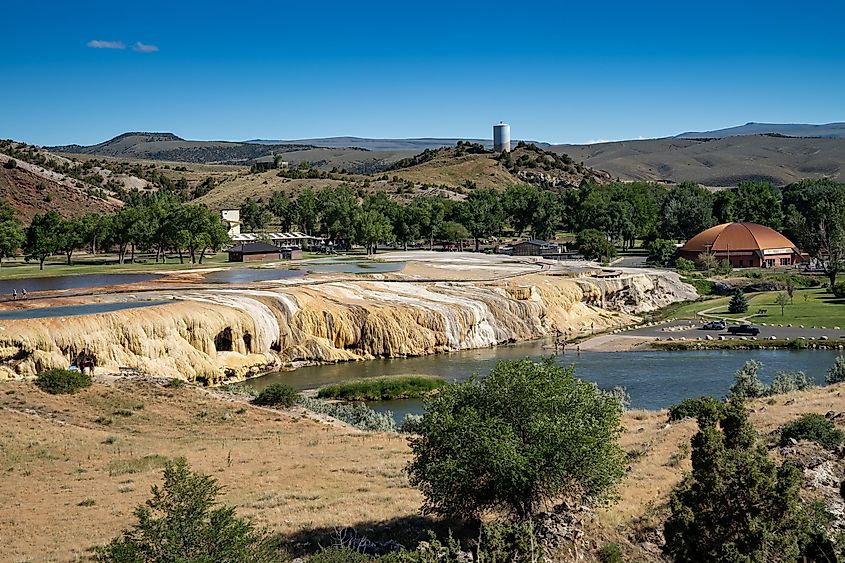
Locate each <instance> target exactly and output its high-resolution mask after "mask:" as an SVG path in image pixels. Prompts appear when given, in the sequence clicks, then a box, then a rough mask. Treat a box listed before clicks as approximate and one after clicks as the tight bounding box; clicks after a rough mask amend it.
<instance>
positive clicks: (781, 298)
mask: <svg viewBox="0 0 845 563" xmlns="http://www.w3.org/2000/svg"><path fill="white" fill-rule="evenodd" d="M778 305H780V316H781V317H782V316H784V314H785V310H786V306H787V305H789V294H787V293H786V292H785V291H781V292H780V293H778Z"/></svg>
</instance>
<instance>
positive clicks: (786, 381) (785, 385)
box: [769, 371, 815, 395]
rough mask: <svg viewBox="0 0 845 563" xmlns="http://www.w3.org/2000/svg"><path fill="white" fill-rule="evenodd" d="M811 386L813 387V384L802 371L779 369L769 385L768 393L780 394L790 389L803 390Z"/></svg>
mask: <svg viewBox="0 0 845 563" xmlns="http://www.w3.org/2000/svg"><path fill="white" fill-rule="evenodd" d="M812 387H815V384H814V383H813V382H812V381H811V380H810V378H809V377H807V374H806V373H804V372H803V371H796V372H786V371H781V372H778V374H777V375H776V376H775V379H774V381H772V384H771V385H770V386H769V395H780V394H782V393H789V392H791V391H803V390H804V389H811V388H812Z"/></svg>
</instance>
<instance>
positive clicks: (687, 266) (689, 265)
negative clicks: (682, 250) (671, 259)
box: [675, 258, 695, 273]
mask: <svg viewBox="0 0 845 563" xmlns="http://www.w3.org/2000/svg"><path fill="white" fill-rule="evenodd" d="M675 269H676V270H678V271H679V272H685V273H689V272H692V271H693V270H695V262H693V261H692V260H687V259H686V258H678V259H677V260H675Z"/></svg>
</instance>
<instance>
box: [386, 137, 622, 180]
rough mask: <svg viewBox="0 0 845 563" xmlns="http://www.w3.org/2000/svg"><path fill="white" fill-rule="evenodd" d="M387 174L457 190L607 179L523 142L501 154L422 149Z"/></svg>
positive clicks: (469, 146)
mask: <svg viewBox="0 0 845 563" xmlns="http://www.w3.org/2000/svg"><path fill="white" fill-rule="evenodd" d="M387 173H388V175H390V176H396V177H398V178H400V179H403V180H408V181H411V182H414V183H419V184H432V185H445V186H450V187H460V188H472V187H480V188H496V189H504V188H505V187H507V186H509V185H511V184H516V183H520V182H525V183H529V184H534V185H536V186H542V187H555V188H566V187H577V186H578V185H580V184H581V182H583V181H592V182H598V183H603V182H606V181H610V180H611V176H610V174H607V173H606V172H603V171H600V170H594V169H592V168H589V167H587V166H585V165H584V164H583V163H576V162H575V161H574V160H573V159H572V158H570V157H569V156H568V155H566V154H561V153H555V152H549V151H546V150H544V149H542V148H539V147H537V146H536V145H533V144H526V143H519V144H518V145H517V146H516V148H514V150H513V151H511V152H510V153H505V154H503V155H502V154H499V153H494V152H492V151H488V150H486V149H485V148H484V147H483V146H482V145H478V144H474V143H460V144H459V145H458V146H456V147H450V148H441V149H434V150H426V151H424V152H422V153H420V154H418V155H415V156H413V157H411V158H406V159H403V160H400V161H399V162H397V163H396V164H394V165H393V166H391V167H390V169H389V171H388V172H387Z"/></svg>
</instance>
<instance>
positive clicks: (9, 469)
mask: <svg viewBox="0 0 845 563" xmlns="http://www.w3.org/2000/svg"><path fill="white" fill-rule="evenodd" d="M842 389H843V387H841V386H836V387H831V388H822V389H817V390H814V391H809V392H801V393H795V394H791V395H784V396H779V397H776V398H775V404H772V405H769V404H767V403H766V402H764V401H761V402H759V403H755V404H753V405H752V407H753V409H754V412H753V414H752V420H753V421H754V423H755V424H756V425H757V427H758V429H759V430H760V432H761V433H765V432H769V431H771V430H774V429H776V428H777V427H778V426H779V425H781V424H783V423H784V422H786V421H788V420H791V419H793V418H795V417H797V416H798V415H799V414H801V413H804V412H819V413H825V412H827V411H829V410H836V411H842V410H845V398H843V397H842V393H841V391H842ZM10 391H11V393H9V392H10ZM141 403H143V405H144V408H143V409H139V410H135V411H134V415H133V416H131V417H122V416H115V417H112V416H111V413H112V412H114V411H115V410H119V409H126V408H132V406H134V405H138V404H141ZM200 412H205V413H207V414H206V416H204V417H202V418H200V417H198V416H197V414H198V413H200ZM0 417H1V418H0V471H2V472H3V479H2V480H0V498H3V499H4V502H3V503H0V529H2V530H3V532H4V533H3V542H4V546H3V550H2V555H0V560H4V561H6V560H8V561H20V560H38V561H50V560H68V559H74V558H80V557H84V556H85V554H86V551H87V550H88V549H89V548H90V547H91V546H92V545H95V544H100V543H103V542H105V541H107V540H109V539H110V538H111V537H112V536H114V535H115V534H116V533H117V532H118V531H119V530H121V529H122V528H124V527H125V526H126V525H128V524H129V523H130V522H132V520H133V519H132V514H131V513H132V509H133V508H134V507H135V505H137V504H138V503H140V502H142V501H143V500H144V499H146V498H148V496H149V489H150V486H151V485H152V484H154V483H158V482H160V479H161V473H160V471H159V469H158V468H159V467H160V466H161V464H162V463H163V461H164V459H165V458H174V457H178V456H184V457H185V458H187V460H188V462H189V463H190V464H191V465H192V466H193V467H194V468H196V469H198V470H200V471H203V472H205V473H208V474H210V475H213V476H214V477H215V478H217V479H219V481H220V482H221V484H222V485H224V487H225V493H224V498H223V500H224V502H227V503H230V504H233V505H235V506H236V507H237V509H238V512H239V513H240V514H242V515H244V516H247V517H249V518H252V519H253V520H254V521H255V522H257V523H258V524H259V525H262V526H267V527H268V528H270V529H272V530H275V531H277V532H281V533H285V534H294V533H297V532H300V531H302V530H310V529H318V528H323V529H326V528H328V529H332V528H334V527H335V526H355V525H359V524H362V523H373V522H379V521H385V520H391V519H409V520H406V521H409V522H410V521H412V520H410V519H411V518H413V517H414V516H415V515H416V514H417V513H418V510H419V506H420V502H421V497H420V495H419V493H417V492H416V491H415V490H414V489H411V488H410V487H409V486H408V482H407V478H406V477H405V475H404V474H403V467H404V465H405V463H406V461H407V459H408V448H407V445H406V441H405V438H404V437H402V436H398V435H382V434H364V433H360V432H356V431H351V430H349V429H345V428H342V427H337V426H328V425H325V424H321V423H319V422H316V421H314V420H312V419H310V418H308V417H305V416H304V415H302V414H301V413H293V412H291V413H286V412H276V411H272V410H269V409H262V408H257V407H253V406H249V405H247V404H245V403H243V402H240V401H236V400H232V399H230V398H227V397H225V396H223V395H221V394H211V393H207V392H205V391H203V390H200V389H196V388H193V387H183V388H178V389H173V388H166V387H160V386H157V385H154V384H152V383H145V382H130V381H122V380H121V381H118V382H117V383H115V384H114V385H106V384H104V383H101V382H98V383H95V384H94V386H93V387H91V388H89V389H86V390H83V391H81V392H79V393H78V394H76V395H72V396H61V397H59V396H53V395H48V394H46V393H43V392H41V391H39V390H38V389H37V388H36V387H35V386H34V385H32V384H31V383H23V382H4V383H3V384H2V385H0ZM101 417H104V418H112V423H111V424H110V425H108V426H104V425H103V424H100V423H97V422H95V420H97V419H98V418H101ZM624 424H625V428H626V432H625V434H624V435H623V436H622V440H621V442H622V447H623V448H624V449H625V451H627V452H629V454H630V455H629V464H630V471H629V473H628V475H627V477H626V478H625V480H624V482H623V483H622V486H621V487H620V490H619V494H620V499H619V502H618V503H617V504H615V505H614V506H612V507H609V508H607V509H603V510H601V511H599V512H598V513H597V514H596V518H595V521H594V522H593V524H592V525H591V529H590V530H589V531H588V532H589V534H590V537H594V538H595V541H596V542H597V545H598V546H600V545H601V543H602V542H604V541H615V542H619V543H621V544H623V545H625V546H627V549H626V551H628V552H631V554H632V555H636V553H637V551H636V550H637V549H638V548H635V547H633V546H632V545H631V543H630V541H629V540H630V537H631V536H632V535H633V534H634V533H635V530H639V529H641V528H642V529H648V528H649V527H654V526H657V525H659V522H660V518H661V509H660V507H661V506H662V505H663V504H664V503H665V500H666V498H667V494H668V492H669V491H670V490H671V488H672V486H673V485H674V484H675V483H677V482H678V480H679V479H680V478H681V476H682V474H683V472H684V471H686V470H688V469H689V459H688V457H686V456H683V458H682V459H681V458H680V457H679V455H678V454H679V450H680V448H679V444H681V443H684V442H688V441H689V439H690V437H691V436H692V435H693V433H694V432H695V423H694V422H693V421H689V420H687V421H682V422H678V423H674V424H672V425H667V423H666V413H665V412H648V411H632V412H629V413H628V414H627V415H626V416H625V419H624ZM673 456H674V459H676V460H677V461H676V462H672V463H670V460H672V459H673ZM632 550H633V551H632ZM641 555H642V554H641ZM642 557H643V558H641V559H638V558H637V557H634V558H633V559H631V560H647V559H648V557H647V555H642Z"/></svg>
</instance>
